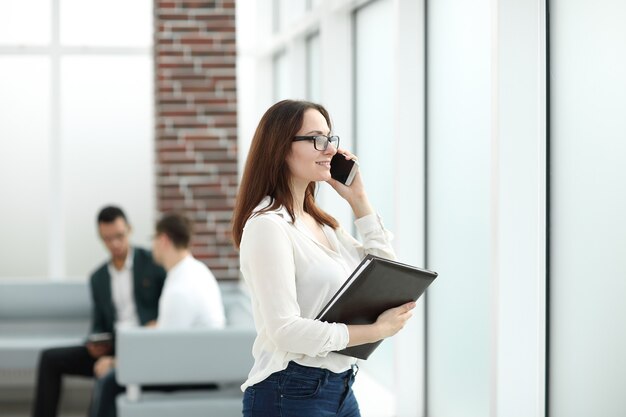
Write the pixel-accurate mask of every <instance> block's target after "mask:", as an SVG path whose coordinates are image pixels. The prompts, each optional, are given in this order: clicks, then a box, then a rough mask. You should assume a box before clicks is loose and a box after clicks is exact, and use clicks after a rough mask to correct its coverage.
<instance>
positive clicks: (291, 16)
mask: <svg viewBox="0 0 626 417" xmlns="http://www.w3.org/2000/svg"><path fill="white" fill-rule="evenodd" d="M275 1H276V4H275V7H276V19H277V22H276V26H275V27H276V30H278V31H282V30H284V29H286V28H289V26H291V25H292V24H294V23H295V22H296V21H298V19H300V18H302V16H304V14H305V13H306V11H307V0H275Z"/></svg>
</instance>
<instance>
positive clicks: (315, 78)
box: [306, 33, 322, 103]
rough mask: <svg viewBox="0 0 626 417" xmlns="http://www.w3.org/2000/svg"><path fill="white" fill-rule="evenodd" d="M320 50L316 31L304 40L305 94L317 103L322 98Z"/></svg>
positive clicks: (318, 36)
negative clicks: (305, 65) (305, 62)
mask: <svg viewBox="0 0 626 417" xmlns="http://www.w3.org/2000/svg"><path fill="white" fill-rule="evenodd" d="M320 52H321V51H320V35H319V34H318V33H317V34H315V35H313V36H310V37H308V38H307V40H306V61H307V74H306V75H307V78H306V95H307V98H308V99H309V100H311V101H312V102H314V103H319V102H320V100H321V99H322V85H321V81H322V80H321V75H322V74H321V72H322V62H321V59H322V56H321V53H320Z"/></svg>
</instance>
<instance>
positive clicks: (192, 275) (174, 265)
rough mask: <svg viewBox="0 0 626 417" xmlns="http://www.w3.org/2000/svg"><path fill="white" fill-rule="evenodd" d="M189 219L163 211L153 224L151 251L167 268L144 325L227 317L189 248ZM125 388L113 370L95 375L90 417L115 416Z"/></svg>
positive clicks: (200, 324)
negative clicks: (154, 312) (153, 314)
mask: <svg viewBox="0 0 626 417" xmlns="http://www.w3.org/2000/svg"><path fill="white" fill-rule="evenodd" d="M191 235H192V224H191V221H190V220H189V219H188V218H187V217H185V216H183V215H181V214H166V215H164V216H163V217H162V218H161V220H159V222H158V223H157V225H156V235H155V237H154V240H153V245H152V255H153V257H154V261H155V262H156V263H157V264H160V265H162V266H163V267H164V268H165V270H166V271H167V276H166V278H165V284H164V286H163V291H162V292H161V297H160V298H159V314H158V317H157V319H156V321H153V322H152V323H150V324H149V325H147V327H156V328H158V329H190V328H221V327H224V325H225V322H226V318H225V315H224V306H223V304H222V297H221V293H220V289H219V286H218V284H217V280H216V279H215V277H214V276H213V274H212V273H211V271H210V270H209V268H208V267H207V266H206V265H205V264H203V263H202V262H200V261H198V260H197V259H195V258H194V257H193V256H192V255H191V253H190V251H189V243H190V241H191ZM182 388H184V389H210V388H215V385H214V384H203V385H197V386H195V385H194V386H189V385H187V386H184V387H182V386H181V387H176V386H167V387H160V388H159V387H155V388H153V389H156V390H158V389H164V390H166V391H172V390H176V389H182ZM124 390H125V388H124V387H123V386H121V385H119V384H118V383H117V381H116V379H115V370H114V369H113V370H111V371H109V373H108V374H107V375H105V376H103V377H102V378H100V379H98V380H97V382H96V386H95V387H94V392H95V393H94V400H93V401H92V406H91V411H90V417H115V416H116V415H117V412H116V407H115V398H116V396H117V395H118V394H119V393H121V392H124Z"/></svg>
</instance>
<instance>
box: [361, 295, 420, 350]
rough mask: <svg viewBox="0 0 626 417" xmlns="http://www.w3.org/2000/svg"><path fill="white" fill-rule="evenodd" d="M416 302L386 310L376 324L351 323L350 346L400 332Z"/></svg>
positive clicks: (372, 341) (374, 340)
mask: <svg viewBox="0 0 626 417" xmlns="http://www.w3.org/2000/svg"><path fill="white" fill-rule="evenodd" d="M414 308H415V302H413V301H411V302H410V303H406V304H403V305H401V306H399V307H394V308H390V309H389V310H387V311H384V312H383V313H382V314H381V315H380V316H378V319H376V322H375V323H374V324H349V325H348V337H349V340H348V347H350V346H359V345H363V344H365V343H374V342H378V341H379V340H382V339H385V338H387V337H389V336H393V335H394V334H396V333H398V332H399V331H400V329H402V328H403V327H404V325H405V324H406V321H407V320H408V319H410V318H411V316H412V315H413V314H412V313H411V310H413V309H414Z"/></svg>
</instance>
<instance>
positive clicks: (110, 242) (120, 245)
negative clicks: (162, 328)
mask: <svg viewBox="0 0 626 417" xmlns="http://www.w3.org/2000/svg"><path fill="white" fill-rule="evenodd" d="M130 231H131V228H130V225H129V224H128V221H127V220H126V215H125V214H124V212H123V211H122V210H121V209H120V208H118V207H113V206H109V207H105V208H103V209H102V210H101V211H100V213H99V214H98V232H99V234H100V238H101V239H102V241H103V242H104V244H105V246H106V248H107V250H108V251H109V253H110V254H111V259H110V260H109V261H107V262H106V263H104V264H103V265H102V266H100V267H99V268H98V269H97V270H96V271H95V272H94V273H93V274H92V275H91V278H90V281H89V284H90V289H91V296H92V299H93V313H92V326H91V333H92V334H102V333H110V334H111V335H114V334H115V330H116V329H117V328H120V327H125V326H131V327H132V326H144V325H146V324H150V323H152V322H154V320H156V318H157V317H158V305H159V297H160V295H161V290H162V288H163V283H164V281H165V271H164V270H163V269H162V268H161V267H159V266H157V265H156V264H155V263H154V262H153V260H152V255H151V254H150V252H148V251H146V250H145V249H141V248H138V247H132V246H131V245H130V241H129V235H130ZM113 348H114V342H113V340H111V341H110V342H89V341H87V342H86V343H85V344H84V345H80V346H70V347H61V348H52V349H47V350H44V351H43V352H42V353H41V356H40V358H39V368H38V375H37V388H36V391H35V396H36V397H35V401H34V404H33V417H56V415H57V410H58V405H59V397H60V393H61V385H62V377H63V375H80V376H85V377H94V376H101V375H104V374H106V373H107V372H108V371H109V369H111V368H112V367H113V366H114V363H115V358H114V356H113V355H114V351H113Z"/></svg>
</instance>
